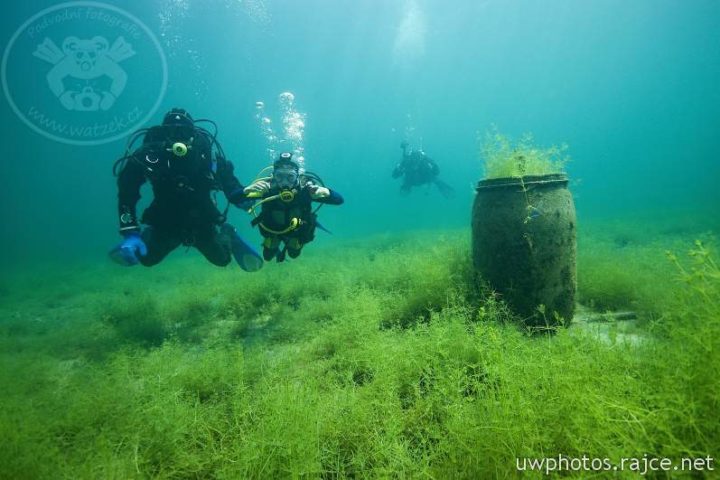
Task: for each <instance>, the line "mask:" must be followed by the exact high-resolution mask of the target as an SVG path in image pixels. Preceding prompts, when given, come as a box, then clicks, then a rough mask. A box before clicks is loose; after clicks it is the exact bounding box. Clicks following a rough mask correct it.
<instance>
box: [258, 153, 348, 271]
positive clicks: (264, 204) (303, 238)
mask: <svg viewBox="0 0 720 480" xmlns="http://www.w3.org/2000/svg"><path fill="white" fill-rule="evenodd" d="M244 191H245V195H246V197H247V198H252V199H257V200H259V202H258V204H256V205H255V206H254V207H253V211H256V210H257V209H258V208H259V209H260V213H259V214H257V216H256V217H255V219H254V220H253V221H252V225H253V226H257V227H258V228H259V229H260V234H261V235H262V236H263V237H265V240H264V241H263V257H264V258H265V260H266V261H270V260H272V259H273V258H275V259H276V260H277V261H278V262H282V261H283V260H285V253H286V252H287V254H288V255H290V257H291V258H297V257H298V256H299V255H300V253H301V251H302V248H303V247H304V246H305V245H306V244H308V243H310V242H311V241H312V240H313V239H314V238H315V228H316V227H318V226H320V225H319V224H318V222H317V215H316V212H317V208H316V209H315V210H313V205H312V203H313V202H317V203H320V204H329V205H340V204H342V203H343V201H344V200H343V198H342V196H341V195H340V194H339V193H337V192H335V191H333V190H330V189H329V188H327V187H325V186H324V185H323V184H322V180H320V178H319V177H318V176H317V175H315V174H312V173H309V172H301V171H300V166H299V165H298V163H297V162H295V161H294V160H293V158H292V153H289V152H285V153H282V154H280V156H279V157H278V159H277V160H276V161H275V162H274V163H273V166H272V174H271V176H269V177H265V178H260V179H257V180H255V182H253V183H252V184H251V185H249V186H247V187H246V188H245V190H244ZM318 208H319V207H318ZM320 228H323V227H322V226H320ZM281 244H282V245H281ZM281 247H282V248H281Z"/></svg>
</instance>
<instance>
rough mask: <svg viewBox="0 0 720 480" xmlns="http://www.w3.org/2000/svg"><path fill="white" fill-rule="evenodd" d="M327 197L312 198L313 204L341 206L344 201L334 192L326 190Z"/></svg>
mask: <svg viewBox="0 0 720 480" xmlns="http://www.w3.org/2000/svg"><path fill="white" fill-rule="evenodd" d="M326 190H327V195H325V196H313V202H318V203H326V204H328V205H342V204H343V203H344V202H345V199H344V198H343V197H342V195H340V194H339V193H338V192H336V191H335V190H331V189H329V188H326Z"/></svg>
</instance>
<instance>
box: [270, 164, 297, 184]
mask: <svg viewBox="0 0 720 480" xmlns="http://www.w3.org/2000/svg"><path fill="white" fill-rule="evenodd" d="M272 180H273V183H274V184H275V185H276V186H277V187H278V188H281V189H283V188H293V187H294V186H296V185H297V182H298V172H296V171H295V170H292V169H286V168H281V169H277V170H275V171H274V172H273V178H272Z"/></svg>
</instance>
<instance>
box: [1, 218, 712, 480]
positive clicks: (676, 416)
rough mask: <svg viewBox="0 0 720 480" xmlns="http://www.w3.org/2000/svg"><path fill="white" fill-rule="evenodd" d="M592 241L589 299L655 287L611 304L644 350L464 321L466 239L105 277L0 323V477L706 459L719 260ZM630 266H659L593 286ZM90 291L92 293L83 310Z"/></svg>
mask: <svg viewBox="0 0 720 480" xmlns="http://www.w3.org/2000/svg"><path fill="white" fill-rule="evenodd" d="M599 230H601V231H602V232H603V234H602V235H600V234H598V235H597V236H592V235H588V236H586V237H585V238H584V239H583V240H582V245H583V246H584V248H582V249H581V250H580V252H581V257H580V272H579V279H580V282H581V283H580V293H581V296H582V297H583V298H585V299H593V298H594V299H601V298H604V297H603V291H604V289H606V288H613V285H612V284H613V279H614V278H617V275H618V273H619V272H620V270H623V271H628V270H629V271H630V273H631V274H635V275H637V276H638V278H646V279H647V281H648V282H650V281H654V284H656V286H655V287H650V286H648V288H647V289H646V290H643V289H630V290H629V291H628V292H626V293H624V295H625V297H624V298H625V300H623V301H624V302H626V303H625V304H627V305H631V306H639V305H644V307H643V308H638V311H639V312H640V315H642V316H644V318H645V321H646V328H645V329H644V334H645V340H644V341H643V342H641V343H640V344H631V343H629V342H623V341H621V340H619V339H615V340H613V339H611V340H610V341H605V340H602V339H599V338H598V336H597V335H595V334H593V333H592V332H591V331H589V330H585V329H582V328H570V329H559V330H558V331H557V332H556V334H554V335H546V336H539V337H538V336H529V335H527V334H525V333H524V332H523V331H522V330H520V329H519V328H518V327H516V326H515V324H513V323H511V322H508V321H506V320H507V312H506V310H505V309H504V307H503V305H502V303H500V302H498V301H497V298H496V297H493V296H489V297H482V298H480V302H479V304H478V303H477V302H476V300H477V298H476V296H477V295H479V294H478V293H477V292H472V291H470V290H471V289H469V288H468V286H467V276H468V275H469V272H470V266H469V258H468V256H469V253H468V252H469V245H468V243H469V242H468V239H467V235H466V233H464V232H452V233H451V232H448V233H446V234H441V235H438V234H432V233H429V232H426V233H423V234H421V235H418V236H416V237H413V236H406V237H380V238H376V239H374V240H373V239H365V240H363V241H362V242H360V241H358V242H351V241H348V242H345V243H344V244H343V245H342V246H340V247H338V248H331V249H328V250H327V251H324V252H314V253H313V252H311V251H308V252H306V254H304V255H303V258H302V260H301V261H298V262H292V263H288V264H285V265H281V266H278V265H268V266H267V268H266V269H265V270H263V271H262V273H261V274H256V275H243V274H242V273H241V272H239V271H232V270H228V269H212V268H209V267H207V265H205V264H203V263H202V262H201V259H199V258H189V259H187V260H185V259H183V260H180V261H177V262H173V263H168V264H167V266H163V268H162V269H156V270H149V271H146V270H140V271H138V272H141V273H138V274H137V276H136V277H134V281H132V282H129V281H128V278H132V277H126V276H125V275H126V273H125V272H126V271H124V270H123V271H122V273H121V274H118V275H116V276H110V275H109V272H108V271H107V270H105V269H104V268H98V270H97V271H96V272H94V275H93V274H88V275H87V276H83V277H80V278H78V279H76V282H78V284H77V285H76V287H77V288H76V291H78V292H81V293H77V294H76V295H75V296H73V295H70V296H68V297H66V298H64V299H63V300H62V301H61V302H60V303H59V304H58V305H57V306H56V307H54V308H48V307H47V305H45V304H44V302H42V301H38V302H27V301H26V302H24V303H22V304H20V305H21V309H20V310H18V308H17V305H13V304H8V303H5V304H3V306H2V307H0V330H1V332H0V333H1V334H2V335H0V338H1V339H2V340H1V341H0V342H1V343H0V359H1V361H2V364H3V368H2V369H0V399H1V401H2V405H3V408H2V409H1V410H0V439H1V440H0V477H2V478H59V477H60V478H123V479H125V478H287V477H300V476H305V477H312V478H318V477H321V478H352V477H381V478H385V477H410V478H417V477H430V478H486V477H497V476H510V477H512V476H516V475H518V472H517V471H516V463H515V462H516V458H517V457H549V456H557V455H558V454H563V455H566V456H576V457H581V456H582V455H588V456H597V457H603V458H604V457H608V458H610V459H612V460H613V461H617V460H618V459H619V458H620V457H631V456H636V457H640V458H642V456H643V455H644V454H647V455H648V456H651V457H661V456H662V457H670V458H679V457H683V456H690V457H701V456H707V455H710V456H717V445H720V422H719V421H718V417H717V411H718V406H720V405H718V402H719V400H718V399H720V380H719V379H720V371H719V369H720V358H719V357H720V345H718V343H720V340H718V339H720V278H719V275H720V272H719V271H718V267H717V264H716V263H715V262H716V258H717V257H716V256H714V254H713V248H714V247H713V245H714V244H713V243H712V242H713V241H712V239H711V238H707V239H706V242H705V243H700V244H693V243H692V240H690V239H691V238H692V237H687V238H685V237H668V238H667V239H666V240H667V242H666V244H665V247H667V248H668V249H671V250H674V252H675V253H674V255H675V257H674V258H671V259H667V258H666V255H665V252H664V251H661V252H660V253H659V254H657V253H658V252H657V250H658V248H659V247H661V246H662V243H663V242H662V241H660V240H659V239H654V240H653V241H647V242H645V241H640V240H639V241H637V242H633V243H632V244H624V245H622V246H619V245H616V244H615V243H614V242H613V241H612V238H614V236H615V234H616V233H617V231H621V230H622V228H620V227H617V228H616V230H613V229H612V228H610V227H607V226H601V227H599ZM591 231H592V229H588V232H591ZM603 235H605V236H603ZM608 239H610V240H608ZM683 239H684V240H685V241H684V242H682V240H683ZM678 243H682V245H683V247H682V249H674V247H675V246H676V245H678ZM688 248H690V249H691V253H692V255H690V256H688V255H686V254H685V253H683V251H685V250H687V249H688ZM627 249H630V251H631V252H632V254H631V253H628V255H627V257H620V258H621V261H623V262H624V261H625V260H626V259H627V258H630V257H631V256H640V257H647V258H648V259H650V258H655V261H654V262H652V261H648V263H647V264H646V263H644V262H637V263H622V264H619V265H617V266H616V267H615V269H612V268H608V269H606V270H605V271H603V273H602V274H601V275H596V276H594V277H593V275H595V274H594V270H595V269H596V268H598V267H599V266H600V264H601V263H602V259H603V258H604V259H605V263H609V264H613V265H615V261H616V259H617V258H618V255H623V254H624V251H625V250H627ZM583 252H585V253H583ZM656 254H657V256H656ZM306 255H307V256H306ZM676 262H677V263H676ZM187 271H191V272H192V278H191V280H190V279H188V276H187V274H186V272H187ZM184 272H185V275H183V273H184ZM653 274H654V277H653ZM95 275H102V278H103V281H104V282H105V283H104V287H102V288H97V289H93V288H84V287H85V286H86V285H85V284H84V283H83V282H87V283H88V285H89V284H90V283H92V284H95V285H97V284H98V283H99V282H98V278H97V277H96V276H95ZM178 279H186V280H181V281H178ZM150 286H152V288H149V287H150ZM584 289H586V293H583V291H584ZM63 290H64V289H63ZM149 292H150V293H152V294H151V295H149V294H148V293H149ZM656 294H657V295H661V296H662V298H655V302H654V303H653V302H651V301H650V300H651V299H652V298H653V295H656ZM613 295H616V294H615V293H612V292H611V294H608V296H609V298H614V297H613ZM47 296H49V297H52V296H53V294H52V291H49V292H47ZM598 301H599V300H598ZM625 304H623V303H620V304H619V305H625ZM608 305H610V304H608ZM141 307H142V308H141ZM608 308H610V307H608ZM31 319H36V320H35V321H34V322H33V321H30V320H31ZM158 332H160V333H158ZM70 339H73V340H72V341H69V340H70ZM524 473H525V474H530V472H524ZM575 475H576V476H577V477H583V478H584V477H586V476H587V475H586V474H582V472H580V473H576V474H575ZM531 476H532V475H531ZM537 476H538V477H540V476H541V475H540V474H538V475H537ZM570 476H572V475H570ZM626 476H627V475H626ZM621 477H622V475H621Z"/></svg>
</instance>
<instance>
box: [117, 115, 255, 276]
mask: <svg viewBox="0 0 720 480" xmlns="http://www.w3.org/2000/svg"><path fill="white" fill-rule="evenodd" d="M199 123H209V124H211V125H213V127H214V132H213V133H211V132H210V131H208V130H207V129H205V128H204V127H202V126H200V125H198V124H199ZM140 138H142V144H141V145H140V147H138V148H137V149H136V150H133V145H134V144H135V143H136V142H137V141H138V140H139V139H140ZM233 169H234V167H233V164H232V163H231V162H230V161H229V160H227V158H226V157H225V153H224V152H223V149H222V146H221V145H220V143H219V142H218V140H217V126H216V125H215V123H214V122H213V121H211V120H207V119H198V120H193V118H192V117H191V116H190V114H189V113H188V112H187V111H185V110H183V109H180V108H173V109H172V110H170V111H169V112H168V113H167V114H165V117H164V118H163V122H162V125H157V126H153V127H150V128H145V129H141V130H138V131H137V132H135V133H134V134H132V135H131V136H130V139H129V140H128V144H127V148H126V151H125V155H124V156H123V157H122V158H120V159H118V160H117V162H115V165H114V167H113V174H114V175H115V176H117V184H118V216H119V220H120V234H121V235H122V236H123V237H124V239H123V241H122V242H121V243H120V244H119V245H117V246H116V247H115V248H114V249H113V250H111V251H110V257H111V258H112V259H113V260H114V261H115V262H117V263H119V264H121V265H125V266H132V265H136V264H138V263H141V264H143V265H145V266H152V265H155V264H157V263H159V262H160V261H161V260H162V259H163V258H165V256H167V255H168V254H169V253H170V252H171V251H173V250H175V249H176V248H177V247H179V246H180V245H186V246H188V247H191V246H192V247H195V248H197V249H198V250H199V251H200V252H201V253H202V254H203V255H204V256H205V258H206V259H207V260H208V261H210V262H211V263H213V264H215V265H218V266H226V265H228V264H229V263H230V261H231V258H232V257H231V255H232V256H234V257H235V260H236V261H237V263H238V264H239V265H240V267H241V268H242V269H243V270H245V271H249V272H252V271H256V270H259V269H260V268H261V267H262V265H263V261H262V258H261V257H260V255H259V254H258V253H257V252H256V251H255V250H253V248H252V247H251V246H250V245H248V244H247V243H246V242H245V241H244V240H243V239H242V238H240V236H239V235H238V234H237V232H236V230H235V228H234V227H233V226H232V225H230V224H228V223H226V219H227V212H228V209H229V207H230V204H233V205H235V206H236V207H238V208H242V209H243V210H245V209H247V208H249V207H250V206H251V205H252V203H251V201H249V200H248V199H247V198H246V197H245V192H244V189H243V186H242V185H241V184H240V182H239V181H238V179H237V178H236V177H235V175H234V173H233ZM146 181H149V182H150V184H151V186H152V190H153V200H152V203H151V204H150V206H149V207H148V208H147V209H145V211H144V212H143V214H142V218H141V219H140V221H138V218H137V217H136V214H135V210H136V205H137V202H138V200H139V199H140V187H141V186H142V185H143V184H144V183H145V182H146ZM218 190H222V192H223V193H224V194H225V197H226V198H227V200H228V202H229V203H228V204H227V206H226V207H225V210H224V211H223V212H221V211H220V210H219V209H218V206H217V202H216V199H215V192H216V191H218ZM141 223H142V224H144V225H146V226H145V227H144V228H141V226H140V224H141Z"/></svg>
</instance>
